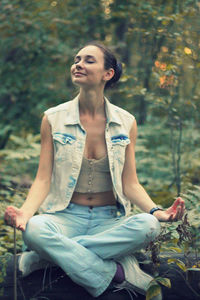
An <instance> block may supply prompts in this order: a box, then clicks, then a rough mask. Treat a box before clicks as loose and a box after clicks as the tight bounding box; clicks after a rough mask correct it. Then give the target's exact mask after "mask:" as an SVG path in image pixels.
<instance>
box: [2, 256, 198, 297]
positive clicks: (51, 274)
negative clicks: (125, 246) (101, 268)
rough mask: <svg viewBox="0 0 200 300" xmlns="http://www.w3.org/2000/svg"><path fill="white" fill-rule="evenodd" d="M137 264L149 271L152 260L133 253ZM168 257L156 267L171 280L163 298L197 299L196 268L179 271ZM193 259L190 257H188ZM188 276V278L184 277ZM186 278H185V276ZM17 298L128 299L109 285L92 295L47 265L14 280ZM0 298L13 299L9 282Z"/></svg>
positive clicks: (127, 295)
mask: <svg viewBox="0 0 200 300" xmlns="http://www.w3.org/2000/svg"><path fill="white" fill-rule="evenodd" d="M137 258H138V260H139V261H140V266H141V268H142V269H143V270H144V271H146V272H148V273H150V274H152V270H153V264H152V263H148V264H145V263H144V260H146V257H144V256H143V255H142V256H141V255H140V256H139V257H137ZM168 258H172V254H171V253H165V257H163V258H161V262H160V266H159V267H158V269H157V271H158V273H159V275H160V276H161V277H167V278H169V279H170V280H171V288H167V287H163V286H162V292H163V300H199V299H200V272H198V271H194V272H192V271H190V272H188V273H187V275H186V273H185V272H184V271H182V270H181V269H180V268H179V267H178V266H177V265H176V264H172V265H171V264H170V265H169V264H168V263H167V260H168ZM173 258H178V259H180V260H182V261H184V256H183V255H181V254H178V255H177V254H176V255H175V254H173ZM192 260H193V261H195V257H191V258H190V261H192ZM187 277H188V278H187ZM186 278H187V279H186ZM17 296H18V297H17V300H40V299H43V300H79V299H81V300H94V299H97V300H129V299H131V298H130V295H129V294H128V292H127V291H125V290H122V291H118V292H115V291H114V290H113V288H110V289H109V290H107V291H106V292H104V293H103V294H102V295H101V296H99V297H97V298H93V297H92V296H91V295H89V294H88V293H87V292H86V291H85V290H84V289H83V288H82V287H80V286H79V285H77V284H76V283H74V282H73V281H72V280H71V279H70V278H69V277H68V276H67V275H66V274H65V273H64V272H63V271H62V269H60V268H59V267H51V268H48V269H46V270H38V271H35V272H33V273H32V274H30V275H29V276H27V277H25V278H20V279H19V278H18V280H17ZM132 299H134V300H136V299H137V300H144V299H145V297H144V296H142V295H138V297H135V295H132ZM0 300H14V298H13V283H10V284H8V283H7V282H2V283H0Z"/></svg>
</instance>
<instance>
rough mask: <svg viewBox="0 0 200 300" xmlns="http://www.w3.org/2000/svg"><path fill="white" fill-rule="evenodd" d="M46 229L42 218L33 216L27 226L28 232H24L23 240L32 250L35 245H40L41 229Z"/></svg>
mask: <svg viewBox="0 0 200 300" xmlns="http://www.w3.org/2000/svg"><path fill="white" fill-rule="evenodd" d="M42 228H44V220H43V217H41V216H39V215H38V216H33V217H32V218H30V220H29V221H28V223H27V225H26V230H25V231H24V232H23V240H24V242H25V244H26V245H27V246H28V247H29V248H30V249H32V248H33V247H32V246H33V245H34V244H38V243H39V239H40V236H41V234H40V233H41V229H42Z"/></svg>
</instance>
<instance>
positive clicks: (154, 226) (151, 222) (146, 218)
mask: <svg viewBox="0 0 200 300" xmlns="http://www.w3.org/2000/svg"><path fill="white" fill-rule="evenodd" d="M142 218H143V222H144V233H145V235H146V236H148V237H149V238H150V240H153V239H155V238H156V237H157V236H158V235H159V234H160V229H161V226H160V222H159V221H158V219H157V218H156V217H154V216H153V215H151V214H148V213H144V214H142Z"/></svg>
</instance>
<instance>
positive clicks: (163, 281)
mask: <svg viewBox="0 0 200 300" xmlns="http://www.w3.org/2000/svg"><path fill="white" fill-rule="evenodd" d="M156 281H157V282H159V283H160V284H162V285H164V286H166V287H168V288H171V281H170V279H169V278H163V277H158V278H156Z"/></svg>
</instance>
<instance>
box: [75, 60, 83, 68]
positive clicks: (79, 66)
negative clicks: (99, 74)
mask: <svg viewBox="0 0 200 300" xmlns="http://www.w3.org/2000/svg"><path fill="white" fill-rule="evenodd" d="M82 68H83V63H82V61H81V60H80V61H79V62H77V63H76V69H77V70H80V69H82Z"/></svg>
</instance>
